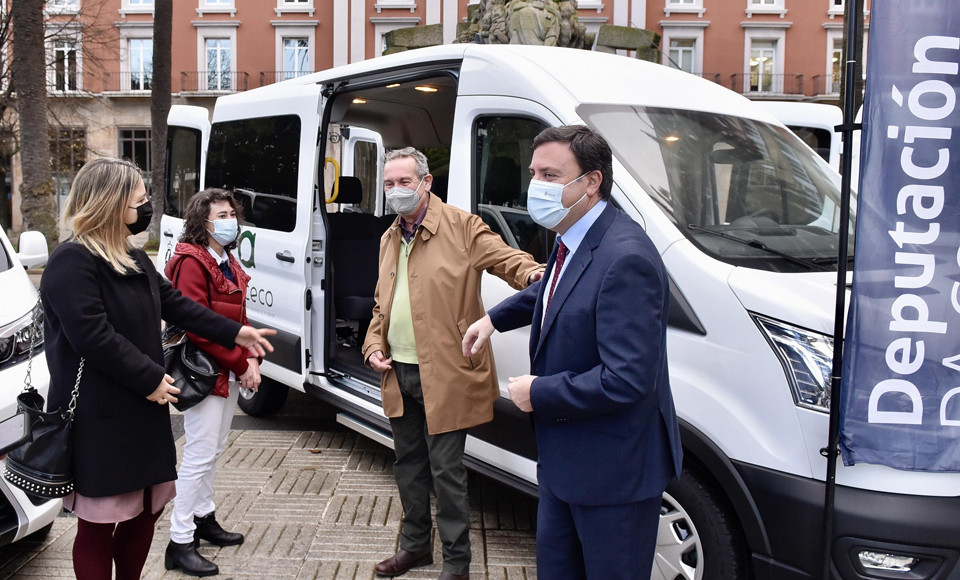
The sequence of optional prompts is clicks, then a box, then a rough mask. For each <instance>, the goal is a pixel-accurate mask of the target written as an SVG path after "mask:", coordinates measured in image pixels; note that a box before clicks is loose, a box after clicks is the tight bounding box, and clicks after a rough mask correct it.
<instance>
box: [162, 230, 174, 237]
mask: <svg viewBox="0 0 960 580" xmlns="http://www.w3.org/2000/svg"><path fill="white" fill-rule="evenodd" d="M163 237H165V238H172V237H173V230H163Z"/></svg>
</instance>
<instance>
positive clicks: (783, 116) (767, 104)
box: [757, 101, 843, 132]
mask: <svg viewBox="0 0 960 580" xmlns="http://www.w3.org/2000/svg"><path fill="white" fill-rule="evenodd" d="M757 104H758V105H760V106H761V107H763V108H764V109H766V110H767V111H769V112H770V113H772V114H773V115H774V116H776V117H777V118H778V119H780V122H781V123H783V124H784V125H788V126H791V127H815V128H820V129H827V130H829V131H831V132H833V128H834V127H836V126H837V125H839V124H841V123H843V111H842V110H841V109H840V107H838V106H836V105H827V104H824V103H797V102H790V101H759V102H758V103H757Z"/></svg>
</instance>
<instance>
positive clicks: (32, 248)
mask: <svg viewBox="0 0 960 580" xmlns="http://www.w3.org/2000/svg"><path fill="white" fill-rule="evenodd" d="M49 255H50V254H49V250H47V240H46V238H44V237H43V234H41V233H40V232H32V231H31V232H23V233H22V234H20V251H19V252H17V258H18V259H19V260H20V263H21V264H23V267H24V268H25V269H28V270H29V269H30V268H39V267H40V266H43V265H44V264H46V263H47V258H48V257H49Z"/></svg>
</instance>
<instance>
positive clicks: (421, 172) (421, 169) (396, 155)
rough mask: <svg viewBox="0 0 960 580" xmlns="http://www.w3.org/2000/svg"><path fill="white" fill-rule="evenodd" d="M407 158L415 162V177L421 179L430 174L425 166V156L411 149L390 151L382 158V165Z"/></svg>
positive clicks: (428, 168)
mask: <svg viewBox="0 0 960 580" xmlns="http://www.w3.org/2000/svg"><path fill="white" fill-rule="evenodd" d="M403 157H409V158H411V159H413V160H414V161H416V162H417V177H420V178H423V177H425V176H426V175H427V174H428V173H430V167H429V166H428V165H427V156H426V155H424V154H423V153H421V152H420V151H418V150H416V149H414V148H413V147H403V148H402V149H391V150H390V151H387V152H386V154H385V155H384V156H383V164H384V165H386V164H387V162H388V161H393V160H394V159H401V158H403Z"/></svg>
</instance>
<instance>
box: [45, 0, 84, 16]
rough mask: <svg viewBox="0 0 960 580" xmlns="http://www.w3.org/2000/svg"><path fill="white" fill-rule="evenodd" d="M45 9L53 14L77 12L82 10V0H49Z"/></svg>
mask: <svg viewBox="0 0 960 580" xmlns="http://www.w3.org/2000/svg"><path fill="white" fill-rule="evenodd" d="M44 9H45V10H46V11H47V12H49V13H51V14H75V13H77V12H80V0H47V2H46V5H45V6H44Z"/></svg>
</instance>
